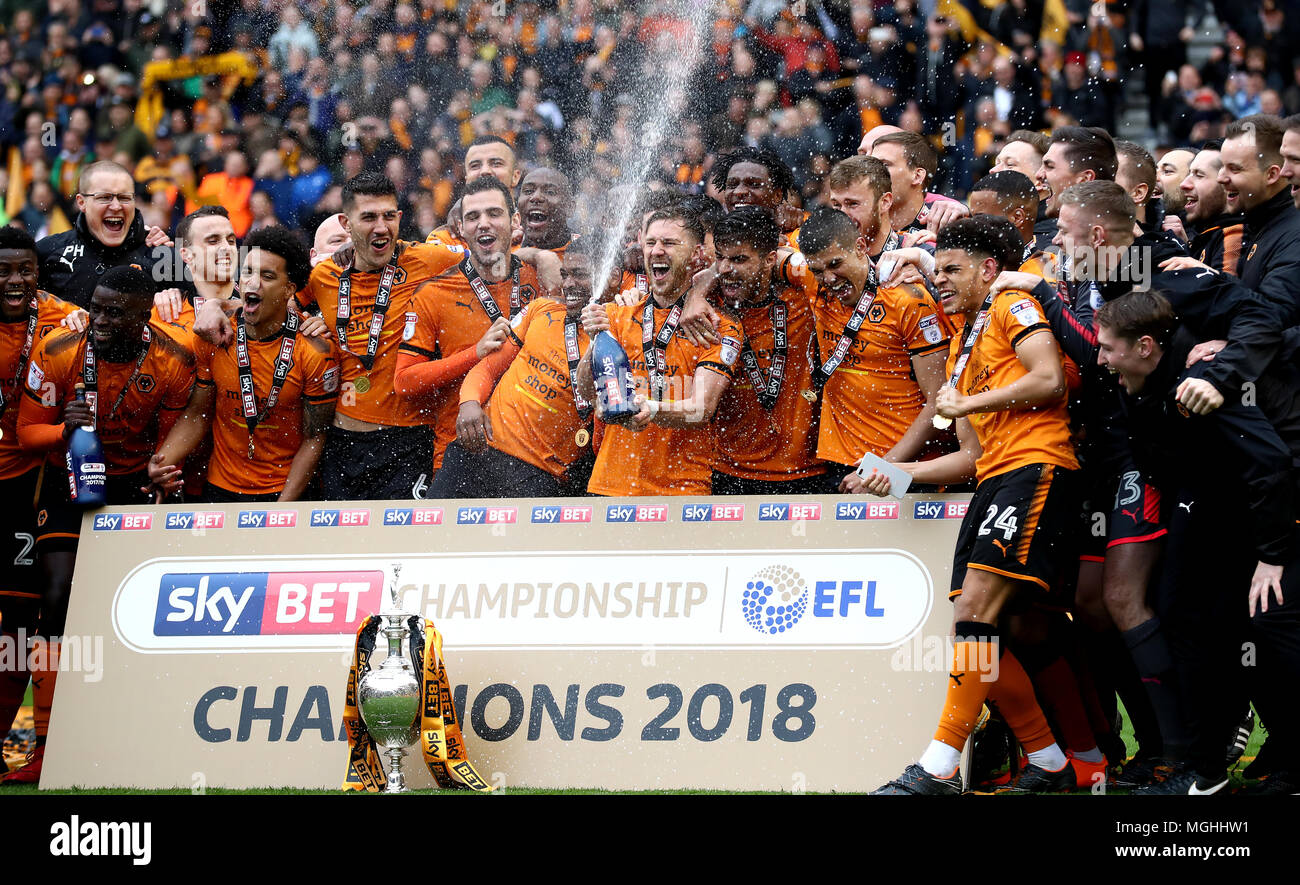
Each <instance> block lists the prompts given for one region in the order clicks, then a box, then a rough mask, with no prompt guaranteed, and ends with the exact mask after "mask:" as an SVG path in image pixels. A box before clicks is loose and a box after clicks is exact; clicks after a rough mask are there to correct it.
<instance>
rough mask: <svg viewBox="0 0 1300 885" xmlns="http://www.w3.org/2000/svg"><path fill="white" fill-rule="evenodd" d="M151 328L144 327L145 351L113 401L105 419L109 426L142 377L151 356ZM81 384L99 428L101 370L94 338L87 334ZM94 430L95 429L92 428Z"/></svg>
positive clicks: (141, 352) (138, 358)
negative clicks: (133, 385)
mask: <svg viewBox="0 0 1300 885" xmlns="http://www.w3.org/2000/svg"><path fill="white" fill-rule="evenodd" d="M150 338H151V336H150V334H149V327H148V326H145V327H144V349H143V350H141V351H140V356H139V357H137V358H136V361H135V370H134V371H132V372H131V377H130V378H127V379H126V383H125V384H123V385H122V390H121V391H120V392H119V393H118V394H117V399H115V400H113V408H111V409H109V410H108V416H107V417H105V418H104V423H105V424H107V423H108V422H109V421H112V420H113V419H114V418H116V417H117V410H118V409H120V408H122V401H123V400H125V399H126V393H127V391H128V390H130V389H131V385H132V384H134V383H135V381H136V379H137V378H139V377H140V368H141V367H142V366H143V365H144V359H145V357H147V356H148V355H149V340H150ZM81 383H82V384H84V385H85V386H86V392H85V396H86V405H88V406H90V414H92V415H94V416H95V427H98V426H99V370H98V369H96V368H95V346H94V344H93V343H92V336H91V334H90V333H89V332H87V333H86V353H85V356H84V358H83V361H82V364H81ZM91 429H92V430H93V429H94V428H91Z"/></svg>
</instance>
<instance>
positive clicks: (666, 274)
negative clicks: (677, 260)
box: [650, 261, 673, 284]
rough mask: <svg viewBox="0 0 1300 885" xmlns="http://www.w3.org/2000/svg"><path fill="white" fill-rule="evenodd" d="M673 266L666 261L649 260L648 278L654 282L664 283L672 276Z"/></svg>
mask: <svg viewBox="0 0 1300 885" xmlns="http://www.w3.org/2000/svg"><path fill="white" fill-rule="evenodd" d="M672 274H673V266H672V263H671V262H668V261H651V262H650V280H651V281H652V282H655V283H660V284H663V283H666V282H668V280H669V279H670V278H671V277H672Z"/></svg>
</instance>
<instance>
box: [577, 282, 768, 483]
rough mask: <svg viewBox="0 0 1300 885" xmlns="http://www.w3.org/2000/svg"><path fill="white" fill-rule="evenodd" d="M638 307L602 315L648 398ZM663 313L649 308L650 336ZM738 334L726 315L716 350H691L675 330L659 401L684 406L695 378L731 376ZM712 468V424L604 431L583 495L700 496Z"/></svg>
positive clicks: (667, 351) (617, 427) (610, 308)
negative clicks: (708, 374) (651, 313)
mask: <svg viewBox="0 0 1300 885" xmlns="http://www.w3.org/2000/svg"><path fill="white" fill-rule="evenodd" d="M644 307H645V302H644V301H642V302H641V303H639V304H636V305H634V306H623V305H616V304H606V305H605V310H606V312H607V313H608V315H609V325H610V333H611V334H612V335H613V336H614V337H615V338H616V339H617V340H618V343H619V344H621V345H622V346H623V349H624V350H625V351H626V352H627V357H628V362H629V363H630V364H631V370H632V376H633V378H634V379H635V380H636V385H637V390H638V392H640V393H641V394H642V395H648V393H649V390H650V380H649V374H648V373H647V371H646V361H645V354H644V351H643V350H642V347H641V341H642V332H641V316H642V311H643V309H644ZM669 313H670V309H669V308H659V307H656V308H655V309H654V326H655V330H656V331H657V330H659V329H661V328H662V327H663V324H664V322H665V320H667V319H668V315H669ZM744 334H745V333H744V332H743V331H741V328H740V323H738V322H736V320H734V319H732V318H731V317H727V316H723V317H722V319H721V322H720V323H719V327H718V337H719V338H720V343H719V344H716V345H713V346H711V347H697V346H696V345H694V344H691V343H690V342H689V341H688V340H687V339H686V337H685V336H684V335H683V334H682V332H681V331H680V330H678V331H677V333H676V334H675V335H674V336H673V337H672V339H671V340H670V341H669V342H668V346H667V347H666V348H664V357H665V360H666V363H667V371H666V372H665V380H666V383H665V385H664V395H663V402H665V403H670V402H678V401H681V400H685V399H689V398H690V396H691V395H692V393H693V392H694V389H695V376H696V373H697V372H717V373H718V374H720V375H722V376H724V377H726V378H732V377H734V370H735V367H736V366H737V365H738V364H739V362H740V347H741V342H742V340H743V338H744ZM717 461H718V442H717V435H716V432H715V430H714V428H713V425H712V424H706V425H702V426H700V427H695V428H692V429H689V430H687V429H673V428H668V427H662V426H660V425H658V424H654V423H651V424H650V425H648V426H647V427H646V428H645V429H644V430H640V431H633V430H629V429H627V428H626V427H622V426H620V425H617V424H607V425H605V435H604V439H603V440H602V441H601V444H600V451H599V452H598V453H597V455H596V466H595V469H594V470H593V471H592V474H591V482H590V484H589V485H588V486H587V489H588V491H590V492H593V493H595V494H597V495H707V494H709V492H710V491H711V489H712V479H713V469H714V467H716V466H717Z"/></svg>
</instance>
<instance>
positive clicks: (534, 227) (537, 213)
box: [524, 209, 551, 235]
mask: <svg viewBox="0 0 1300 885" xmlns="http://www.w3.org/2000/svg"><path fill="white" fill-rule="evenodd" d="M550 223H551V216H550V214H549V213H547V212H546V211H544V210H542V209H529V210H528V211H527V212H525V213H524V227H525V228H527V231H528V233H530V234H533V235H536V234H538V233H541V232H542V231H543V230H544V229H546V228H547V227H549V226H550Z"/></svg>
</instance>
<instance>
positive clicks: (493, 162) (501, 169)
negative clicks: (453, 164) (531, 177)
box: [465, 135, 524, 192]
mask: <svg viewBox="0 0 1300 885" xmlns="http://www.w3.org/2000/svg"><path fill="white" fill-rule="evenodd" d="M523 174H524V171H523V170H522V169H520V168H519V158H518V157H517V156H516V155H515V149H514V148H513V147H511V146H510V142H508V141H506V140H505V139H504V138H502V137H501V136H499V135H480V136H478V137H477V138H475V139H474V140H473V141H471V142H470V143H469V147H468V148H466V149H465V180H466V181H473V180H474V179H476V178H478V177H479V176H480V175H491V176H494V177H496V178H498V179H500V180H501V182H502V183H504V184H505V186H506V187H508V188H509V189H510V190H511V192H513V191H514V189H515V188H517V187H518V186H519V179H520V178H522V177H523Z"/></svg>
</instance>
